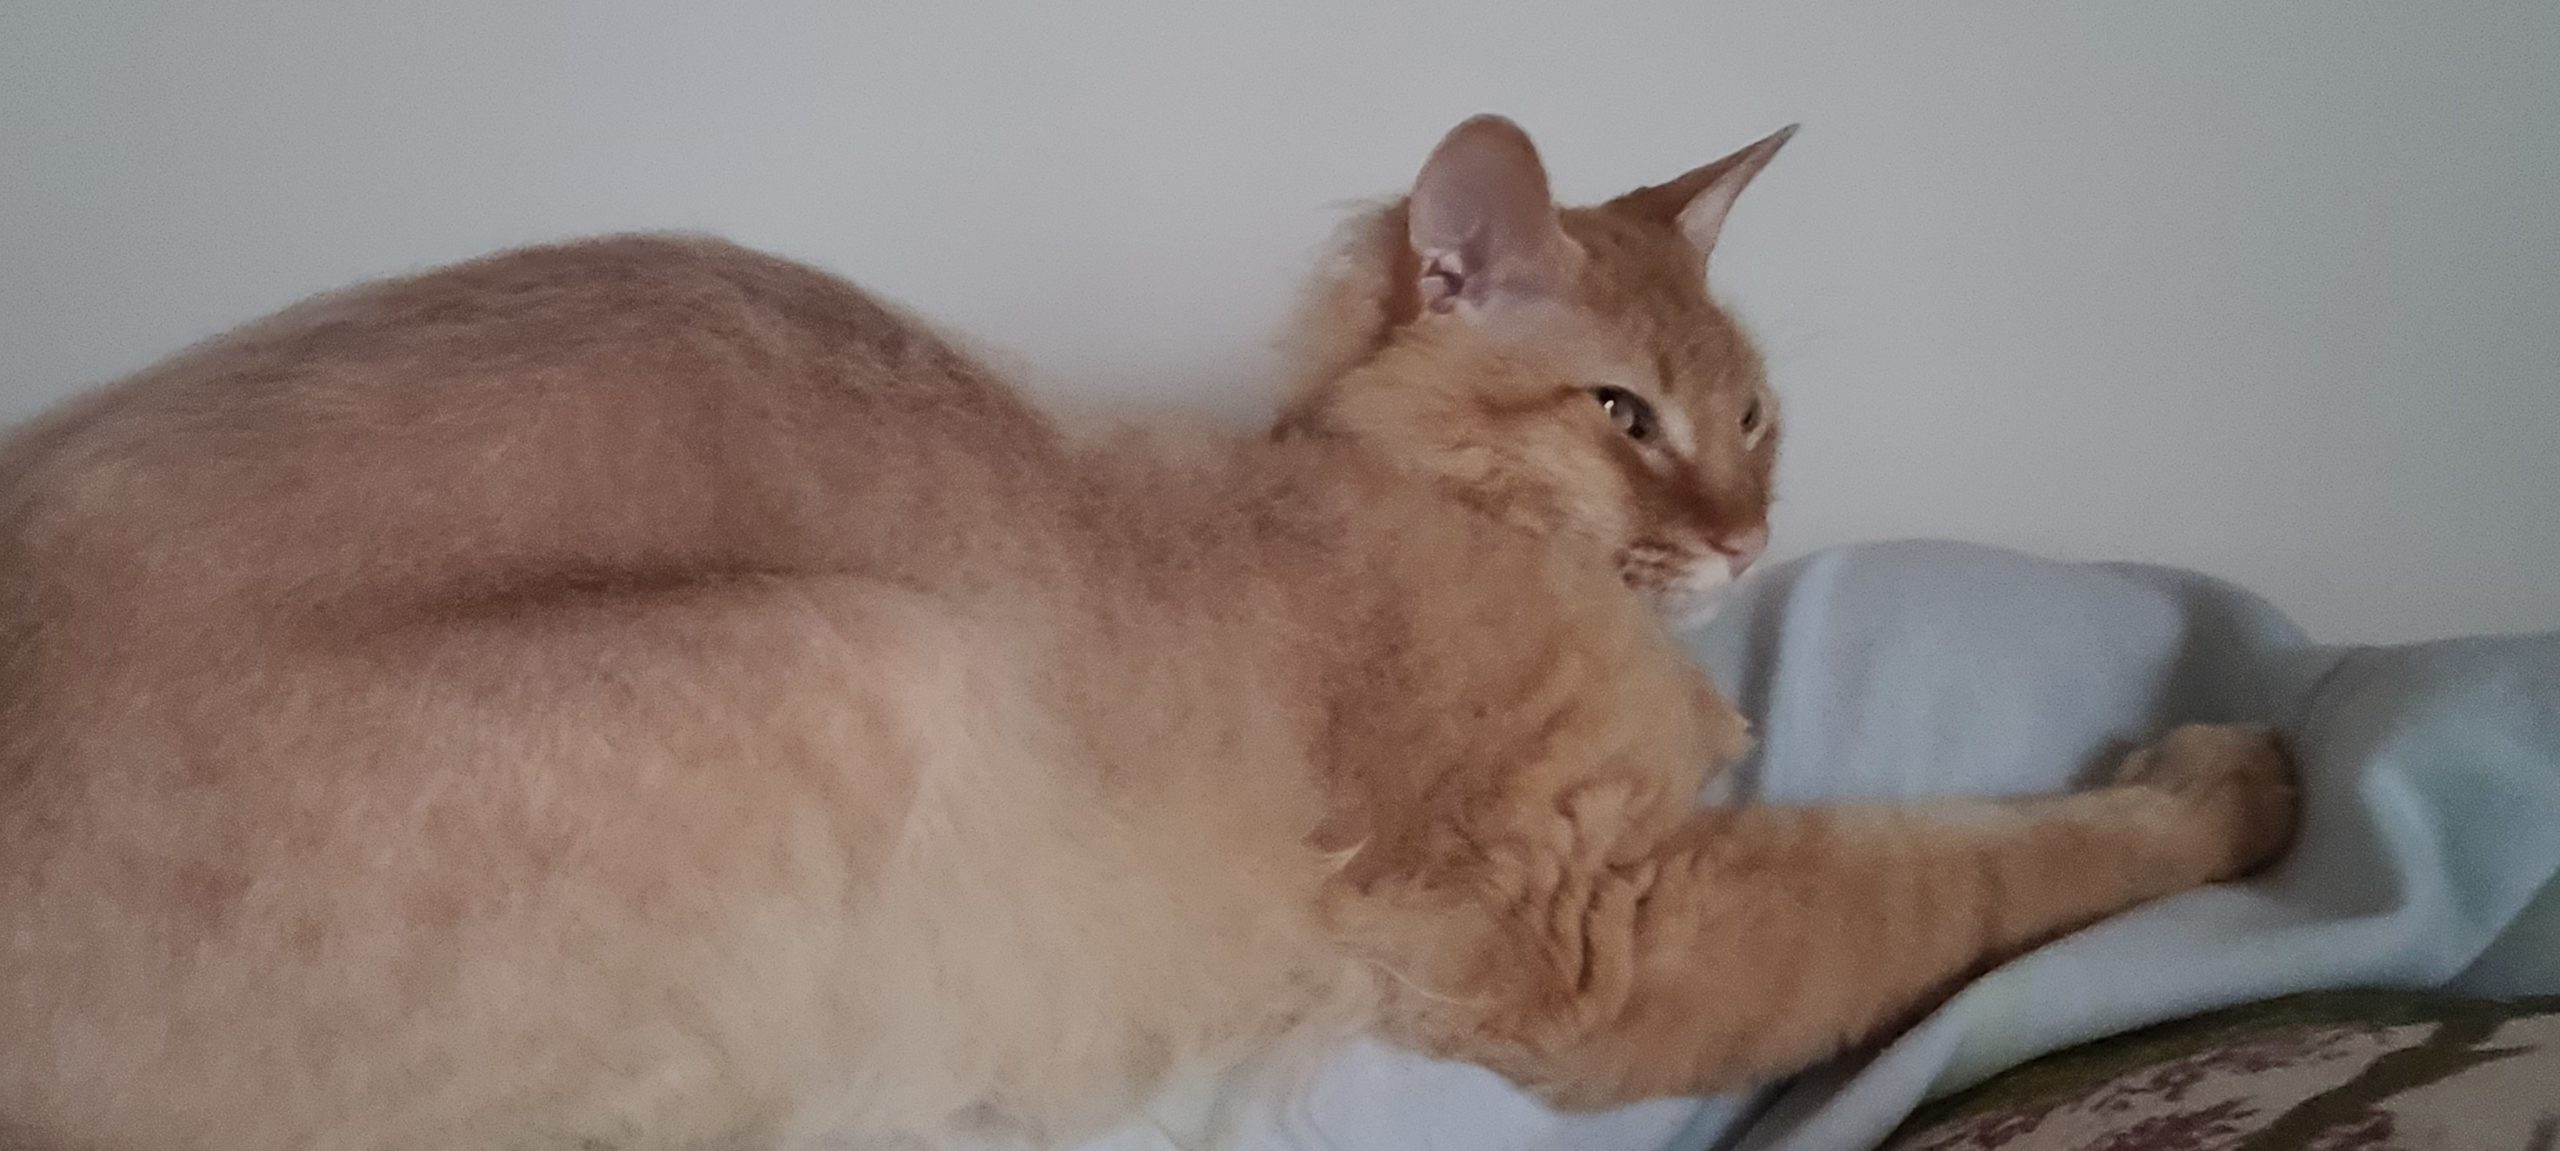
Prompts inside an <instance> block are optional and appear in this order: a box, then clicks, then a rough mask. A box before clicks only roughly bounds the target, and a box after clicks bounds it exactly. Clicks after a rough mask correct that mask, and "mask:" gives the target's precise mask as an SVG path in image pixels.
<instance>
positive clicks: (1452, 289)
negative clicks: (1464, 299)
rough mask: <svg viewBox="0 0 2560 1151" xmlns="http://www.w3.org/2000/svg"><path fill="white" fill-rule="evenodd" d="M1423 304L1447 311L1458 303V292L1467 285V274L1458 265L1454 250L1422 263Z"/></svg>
mask: <svg viewBox="0 0 2560 1151" xmlns="http://www.w3.org/2000/svg"><path fill="white" fill-rule="evenodd" d="M1419 283H1420V286H1421V290H1422V306H1423V307H1424V308H1425V309H1427V310H1430V311H1434V312H1446V311H1448V310H1449V309H1451V308H1454V307H1456V306H1457V305H1458V293H1459V291H1460V290H1461V289H1463V288H1464V287H1465V285H1466V274H1465V272H1464V270H1463V269H1461V268H1460V267H1459V266H1458V257H1457V254H1456V253H1454V252H1444V253H1442V254H1440V255H1438V256H1435V257H1431V258H1430V259H1429V260H1427V261H1426V262H1425V263H1424V264H1423V265H1422V276H1421V279H1420V281H1419Z"/></svg>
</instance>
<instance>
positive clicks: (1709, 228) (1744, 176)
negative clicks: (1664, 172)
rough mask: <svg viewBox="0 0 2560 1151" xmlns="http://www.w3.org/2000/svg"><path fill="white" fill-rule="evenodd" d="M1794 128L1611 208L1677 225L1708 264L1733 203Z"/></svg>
mask: <svg viewBox="0 0 2560 1151" xmlns="http://www.w3.org/2000/svg"><path fill="white" fill-rule="evenodd" d="M1796 127H1797V126H1796V125H1794V124H1789V125H1787V126H1786V127H1784V128H1780V129H1778V130H1777V131H1775V132H1771V133H1769V134H1768V135H1766V136H1763V137H1761V138H1760V141H1759V142H1758V143H1756V144H1753V145H1751V146H1750V147H1747V148H1744V149H1743V150H1741V151H1739V152H1736V153H1734V154H1732V155H1730V156H1727V157H1725V158H1724V159H1721V160H1718V161H1716V162H1714V163H1712V164H1709V165H1707V166H1705V167H1703V168H1695V169H1691V170H1690V171H1688V172H1686V173H1683V174H1682V175H1681V176H1680V177H1679V178H1677V179H1674V180H1672V181H1670V182H1668V183H1663V184H1655V185H1653V186H1651V187H1648V188H1638V189H1636V190H1635V191H1632V192H1629V193H1627V194H1626V195H1623V196H1620V197H1618V198H1617V199H1615V200H1611V201H1609V207H1611V208H1614V209H1617V210H1619V211H1621V212H1627V213H1631V214H1633V215H1637V216H1642V217H1645V218H1647V219H1652V220H1659V221H1661V222H1663V223H1666V224H1674V225H1677V226H1678V227H1679V229H1680V231H1681V233H1682V234H1683V235H1686V236H1688V237H1689V243H1690V244H1691V245H1693V246H1695V247H1696V248H1697V249H1698V255H1699V256H1700V257H1701V258H1703V257H1704V256H1706V254H1707V253H1709V252H1712V251H1714V250H1715V247H1716V234H1717V233H1719V232H1722V231H1723V230H1724V218H1725V215H1726V214H1727V213H1729V212H1731V211H1733V202H1734V200H1736V199H1738V198H1740V197H1741V195H1742V189H1743V188H1744V187H1746V186H1748V185H1749V184H1750V183H1751V178H1752V177H1753V176H1757V175H1759V174H1760V169H1762V168H1766V167H1768V166H1769V161H1770V159H1771V158H1773V157H1775V156H1776V155H1777V154H1778V149H1780V148H1783V147H1785V146H1786V143H1787V140H1788V139H1789V138H1790V137H1792V136H1794V135H1795V134H1796Z"/></svg>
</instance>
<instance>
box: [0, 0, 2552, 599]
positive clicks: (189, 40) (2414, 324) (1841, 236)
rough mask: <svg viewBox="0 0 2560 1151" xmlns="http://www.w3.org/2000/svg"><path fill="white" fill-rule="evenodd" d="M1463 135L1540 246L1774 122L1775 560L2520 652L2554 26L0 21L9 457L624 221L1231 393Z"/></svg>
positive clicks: (1972, 6)
mask: <svg viewBox="0 0 2560 1151" xmlns="http://www.w3.org/2000/svg"><path fill="white" fill-rule="evenodd" d="M721 8H735V9H736V11H734V12H726V13H723V12H717V11H716V10H717V9H721ZM1568 9H1571V10H1572V11H1568ZM1573 11H1580V12H1583V13H1585V14H1583V15H1575V14H1573ZM1479 110H1499V111H1504V112H1507V113H1510V114H1512V115H1514V116H1516V117H1518V118H1520V119H1522V120H1523V121H1524V122H1525V123H1526V124H1527V125H1528V126H1529V127H1530V129H1531V130H1532V131H1533V132H1534V133H1536V134H1537V135H1538V137H1539V138H1540V140H1541V141H1542V142H1543V143H1544V145H1545V147H1546V149H1547V151H1548V156H1549V161H1550V164H1551V166H1552V167H1553V168H1554V169H1555V170H1556V172H1557V176H1558V180H1559V184H1560V187H1561V188H1562V190H1563V191H1564V192H1566V193H1568V194H1570V195H1572V196H1574V197H1577V198H1597V197H1601V196H1605V195H1608V194H1613V193H1615V192H1617V191H1620V190H1622V189H1623V188H1625V187H1627V186H1631V185H1633V184H1635V183H1639V182H1643V181H1647V180H1651V179H1657V178H1660V177H1663V176H1666V175H1669V174H1671V173H1673V172H1676V171H1678V170H1679V169H1681V168H1684V167H1686V166H1688V165H1690V164H1693V163H1697V162H1700V161H1703V160H1705V159H1708V158H1710V157H1712V156H1715V155H1718V154H1721V153H1722V152H1724V151H1725V150H1727V149H1730V148H1732V147H1735V146H1737V145H1740V144H1742V143H1744V142H1746V141H1748V140H1750V139H1753V138H1755V137H1757V136H1758V135H1760V134H1761V133H1763V132H1765V131H1767V130H1769V129H1771V128H1774V127H1776V126H1777V125H1779V124H1781V123H1785V122H1787V121H1790V120H1803V121H1805V122H1806V124H1807V128H1806V131H1805V133H1804V135H1802V136H1801V137H1799V138H1798V139H1797V141H1796V142H1795V143H1794V144H1793V145H1792V146H1791V147H1790V148H1789V150H1788V152H1787V154H1786V155H1785V156H1784V157H1783V158H1782V159H1780V161H1779V162H1778V163H1777V164H1776V166H1775V167H1773V168H1772V169H1771V170H1770V171H1769V172H1768V173H1767V174H1766V175H1765V176H1764V177H1763V178H1762V181H1761V183H1760V185H1759V186H1757V187H1756V188H1754V189H1753V192H1752V194H1751V195H1750V196H1749V197H1747V198H1746V199H1745V201H1744V205H1743V207H1742V208H1741V210H1740V211H1739V212H1738V214H1737V216H1736V218H1735V220H1734V222H1733V225H1732V227H1731V229H1730V230H1729V231H1728V233H1727V239H1726V241H1725V245H1724V247H1723V249H1722V251H1721V252H1720V260H1719V265H1718V268H1719V277H1718V278H1719V282H1720V284H1721V286H1722V289H1723V291H1724V292H1725V294H1726V295H1727V297H1728V298H1729V299H1730V300H1732V301H1733V302H1734V303H1735V304H1736V305H1737V307H1738V308H1739V309H1740V311H1741V312H1742V313H1743V314H1744V315H1745V316H1746V317H1747V318H1748V319H1750V320H1751V321H1753V322H1755V323H1756V325H1757V326H1758V327H1759V328H1760V330H1761V331H1762V332H1763V334H1764V336H1765V338H1766V342H1767V343H1768V345H1769V347H1770V350H1771V351H1772V353H1773V356H1772V359H1773V362H1774V365H1775V368H1776V375H1777V378H1778V381H1779V386H1780V388H1781V390H1782V391H1783V392H1784V393H1786V394H1787V396H1788V397H1789V400H1790V403H1791V408H1790V415H1791V418H1792V424H1791V433H1792V443H1793V451H1792V455H1791V456H1790V457H1789V459H1788V461H1787V464H1786V475H1785V486H1786V500H1785V502H1784V503H1783V505H1782V506H1781V509H1780V517H1779V521H1778V533H1779V547H1780V551H1781V553H1782V554H1783V553H1785V552H1789V551H1801V550H1804V549H1807V548H1810V547H1813V546H1817V545H1821V544H1826V543H1831V542H1836V541H1842V540H1849V539H1859V538H1869V537H1878V536H1900V535H1945V536H1957V537H1966V538H1973V539H1981V540H1988V541H1994V542H1999V543H2005V544H2010V545H2014V546H2019V547H2024V548H2028V549H2033V550H2037V551H2042V552H2047V553H2052V554H2059V555H2067V556H2087V557H2134V558H2144V559H2152V560H2160V561H2166V562H2172V563H2178V564H2184V565H2190V566H2195V567H2201V568H2205V569H2207V570H2210V571H2213V572H2217V573H2220V574H2223V575H2226V576H2230V577H2233V578H2236V579H2239V580H2242V581H2244V582H2246V583H2249V584H2251V585H2253V586H2256V587H2259V588H2261V589H2264V590H2265V591H2267V592H2269V593H2271V594H2273V595H2274V597H2275V598H2276V599H2277V600H2278V601H2279V602H2280V603H2282V604H2283V605H2284V606H2286V607H2288V608H2290V609H2291V610H2293V611H2294V612H2296V613H2297V614H2298V615H2299V616H2300V617H2301V618H2302V619H2304V620H2305V621H2306V622H2307V623H2309V624H2310V625H2311V626H2312V627H2313V629H2314V630H2315V631H2316V632H2318V633H2320V634H2322V635H2324V636H2326V637H2330V638H2337V639H2392V638H2405V637H2417V636H2425V635H2431V634H2438V633H2445V632H2457V631H2474V630H2489V629H2523V628H2550V627H2560V478H2555V476H2556V475H2560V473H2555V465H2554V448H2555V444H2560V4H2553V3H2552V2H2551V0H2436V2H2417V0H2400V2H2390V3H2385V2H2378V0H2348V2H2336V0H2321V2H2303V3H2280V2H2271V0H2257V2H2248V3H2224V2H2218V0H2217V2H2205V0H2165V2H2148V3H2139V4H2127V3H2112V4H2057V3H2051V2H2049V0H1961V2H1957V0H1941V2H1938V3H1931V4H1882V3H1867V4H1847V3H1837V2H1831V0H1753V2H1749V3H1714V2H1699V0H1631V2H1626V3H1616V4H1592V5H1570V6H1569V5H1562V4H1533V3H1521V2H1502V3H1429V4H1423V3H1404V4H1397V3H1375V2H1361V0H1328V2H1324V3H1293V4H1288V5H1277V4H1263V5H1244V4H1231V3H1209V2H1197V0H1191V2H1185V0H1162V2H1148V0H1111V2H1108V3H1084V4H1073V5H1068V4H1053V5H1036V6H1035V5H1033V4H1029V3H1023V4H1015V5H969V4H959V3H932V2H912V3H910V2H899V3H860V4H856V3H815V2H807V3H771V4H737V5H714V4H699V3H693V4H686V3H677V2H675V0H639V2H629V0H627V2H620V3H583V4H570V3H536V2H520V0H447V2H443V3H433V4H430V3H398V4H394V3H366V4H345V3H335V2H330V0H297V2H283V0H264V2H233V3H226V4H220V5H208V4H195V3H186V2H183V0H9V2H7V3H5V4H0V407H5V413H6V414H7V415H10V416H15V415H18V414H23V413H25V412H27V411H29V410H32V409H34V408H35V407H37V406H39V405H41V404H44V403H47V402H49V401H51V400H53V399H54V398H56V397H58V396H61V395H63V394H65V393H68V392H70V391H72V390H74V389H76V388H79V387H81V386H83V385H86V384H89V383H92V382H95V381H98V380H101V379H105V378H108V377H112V376H115V375H117V374H120V373H122V372H125V371H128V370H130V369H133V368H136V367H138V366H140V365H142V364H144V363H146V362H148V361H150V360H152V359H154V358H156V357H157V356H159V355H161V354H162V353H165V352H167V351H170V350H172V349H174V348H176V347H177V346H178V345H180V344H181V343H183V342H185V341H187V340H190V339H192V338H195V337H198V336H201V335H205V334H208V333H211V332H213V331H216V330H219V329H221V328H224V327H227V326H229V325H231V324H233V323H236V322H238V321H241V320H245V319H248V318H250V317H251V316H253V315H255V314H257V313H260V312H263V311H266V310H268V309H271V308H274V307H277V306H279V305H282V304H284V303H286V302H288V301H290V300H292V299H294V298H295V297H297V296H300V295H302V294H304V293H307V292H310V291H314V290H317V289H321V288H325V287H328V286H331V285H334V284H337V283H340V282H343V281H346V280H349V279H352V278H355V277H361V276H367V275H372V274H377V273H384V272H390V271H396V270H400V269H406V268H412V267H416V266H418V265H421V264H426V263H431V262H437V261H442V260H446V259H450V258H455V257H460V256H465V255H470V254H473V253H476V252H479V251H482V250H484V249H488V248H491V247H494V246H498V245H504V244H509V243H513V242H517V241H525V240H533V239H537V238H544V237H553V236H559V235H563V234H568V233H579V232H592V231H598V230H605V229H619V228H633V227H666V226H682V227H693V228H708V229H716V230H719V231H722V232H725V233H728V234H730V235H732V236H735V237H737V238H740V239H742V240H745V241H747V242H750V243H753V244H757V245H762V246H766V247H770V248H774V249H777V250H780V251H783V252H787V253H790V254H793V255H797V256H801V257H804V258H807V259H811V260H815V261H817V262H819V263H822V264H825V265H827V266H830V267H833V268H836V269H839V270H841V271H844V272H847V273H849V274H852V275H853V276H855V277H857V278H859V279H861V280H863V281H865V282H867V283H869V284H871V285H873V286H875V287H878V288H880V289H883V290H886V291H887V292H889V293H892V294H894V295H897V296H900V297H903V298H904V299H906V300H907V301H909V302H910V303H912V304H915V305H917V306H920V307H921V308H923V309H924V310H926V311H928V312H929V313H931V314H933V315H935V316H937V317H939V318H940V319H942V320H944V321H946V322H948V323H950V324H952V325H955V326H957V327H959V328H960V329H962V330H965V331H967V332H969V333H971V334H973V335H975V336H978V337H981V338H983V339H985V340H988V341H991V342H993V343H995V344H997V345H999V346H1002V347H1004V348H1006V349H1008V350H1010V351H1011V352H1013V353H1015V354H1017V355H1018V356H1019V357H1021V358H1022V359H1023V360H1025V361H1026V362H1028V363H1029V364H1031V365H1034V366H1036V367H1037V368H1038V369H1039V370H1040V371H1041V372H1043V373H1044V374H1046V375H1048V376H1050V377H1052V378H1053V380H1055V381H1058V382H1062V383H1064V384H1066V385H1068V386H1073V387H1082V388H1093V389H1111V390H1114V391H1118V392H1122V393H1136V394H1148V395H1169V394H1186V395H1199V394H1202V393H1203V392H1204V391H1210V390H1214V389H1218V388H1221V387H1229V386H1232V384H1231V383H1230V382H1231V381H1235V380H1239V379H1244V378H1249V377H1251V376H1253V375H1256V374H1258V373H1260V372H1262V371H1263V370H1264V369H1265V368H1266V367H1267V365H1268V361H1267V358H1266V356H1265V354H1264V353H1263V351H1262V341H1263V340H1264V338H1265V337H1266V336H1267V334H1268V333H1269V332H1270V331H1271V330H1272V328H1273V325H1274V324H1275V322H1276V320H1277V319H1278V317H1279V316H1280V314H1281V312H1282V308H1283V305H1284V303H1285V300H1286V298H1287V293H1288V289H1289V287H1290V286H1291V285H1292V283H1293V282H1294V280H1295V277H1296V276H1297V275H1298V273H1299V272H1300V270H1301V269H1302V268H1303V266H1304V262H1305V260H1306V258H1307V257H1308V255H1309V254H1310V252H1311V251H1312V249H1313V246H1314V245H1315V244H1316V243H1317V241H1318V240H1319V239H1320V237H1321V236H1322V234H1323V232H1324V229H1325V227H1326V226H1327V223H1328V221H1329V220H1330V218H1331V216H1330V214H1329V213H1330V212H1331V210H1332V209H1331V205H1334V204H1336V203H1338V202H1339V201H1340V200H1342V199H1344V198H1347V197H1352V196H1359V195H1367V194H1373V193H1378V192H1385V191H1390V190H1393V189H1395V188H1397V187H1398V186H1399V185H1401V183H1402V182H1403V181H1404V180H1406V179H1407V178H1408V177H1409V176H1410V175H1411V172H1412V170H1413V168H1414V166H1415V165H1416V164H1417V163H1418V162H1419V161H1420V159H1421V157H1422V154H1423V152H1424V150H1425V149H1426V148H1428V146H1429V145H1430V144H1431V143H1432V141H1433V140H1434V139H1435V138H1436V137H1437V135H1438V134H1439V132H1440V131H1441V130H1442V129H1444V128H1446V127H1447V126H1448V125H1449V124H1451V123H1453V122H1455V121H1456V120H1457V119H1459V118H1460V117H1462V116H1464V115H1465V114H1468V113H1471V112H1476V111H1479Z"/></svg>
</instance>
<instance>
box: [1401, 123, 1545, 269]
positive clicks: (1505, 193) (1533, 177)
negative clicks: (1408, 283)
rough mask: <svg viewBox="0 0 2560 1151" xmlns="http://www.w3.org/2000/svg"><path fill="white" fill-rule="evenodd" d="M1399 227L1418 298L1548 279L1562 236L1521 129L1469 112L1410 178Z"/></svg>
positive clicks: (1531, 148)
mask: <svg viewBox="0 0 2560 1151" xmlns="http://www.w3.org/2000/svg"><path fill="white" fill-rule="evenodd" d="M1407 228H1408V233H1409V236H1410V238H1411V241H1412V244H1413V250H1414V251H1415V253H1416V254H1418V255H1419V256H1421V258H1422V269H1421V276H1422V280H1421V284H1420V288H1421V292H1422V296H1423V300H1424V303H1425V304H1426V305H1427V306H1430V307H1432V308H1433V309H1434V310H1438V311H1446V310H1448V308H1449V307H1451V306H1454V304H1453V303H1451V302H1444V301H1460V300H1463V301H1467V302H1471V303H1481V302H1483V301H1484V300H1485V299H1486V298H1487V297H1488V296H1489V294H1491V293H1493V292H1495V291H1497V290H1500V291H1513V290H1523V289H1535V288H1537V287H1540V286H1543V285H1546V284H1550V283H1553V282H1556V281H1557V280H1558V278H1559V273H1560V272H1561V271H1562V265H1563V264H1564V262H1565V261H1564V255H1565V252H1566V251H1567V245H1566V243H1565V241H1564V235H1563V229H1562V226H1561V225H1559V224H1558V223H1557V220H1556V207H1555V201H1554V200H1553V199H1552V198H1550V196H1549V194H1548V191H1547V170H1546V168H1545V166H1544V165H1542V164H1540V163H1539V161H1538V150H1537V148H1536V146H1535V145H1533V144H1531V143H1530V142H1529V136H1528V133H1525V132H1523V131H1521V130H1520V127H1519V126H1518V125H1516V124H1513V123H1512V122H1510V121H1509V120H1504V119H1502V118H1500V117H1496V116H1478V117H1476V118H1475V119H1472V120H1469V121H1467V122H1466V123H1463V124H1460V125H1458V126H1457V127H1456V128H1455V129H1452V130H1451V131H1450V133H1449V135H1448V136H1447V138H1445V139H1443V140H1441V142H1440V146H1439V147H1438V148H1435V149H1433V150H1432V153H1431V158H1430V159H1429V160H1428V161H1426V162H1424V164H1423V166H1422V173H1421V174H1420V175H1419V176H1417V177H1415V178H1414V184H1413V194H1412V196H1411V197H1410V199H1409V200H1408V201H1407Z"/></svg>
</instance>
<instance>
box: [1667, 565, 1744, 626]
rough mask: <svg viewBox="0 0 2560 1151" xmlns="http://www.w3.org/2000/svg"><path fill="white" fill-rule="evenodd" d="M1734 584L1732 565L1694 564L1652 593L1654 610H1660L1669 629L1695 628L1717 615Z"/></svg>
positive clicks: (1704, 624)
mask: <svg viewBox="0 0 2560 1151" xmlns="http://www.w3.org/2000/svg"><path fill="white" fill-rule="evenodd" d="M1732 586H1733V568H1732V567H1731V565H1728V564H1726V563H1724V562H1722V561H1721V560H1708V561H1706V562H1703V563H1700V564H1697V565H1696V566H1694V567H1691V568H1690V569H1688V570H1687V571H1685V572H1682V573H1681V575H1680V578H1678V579H1676V580H1673V581H1672V582H1671V583H1670V584H1668V585H1667V586H1664V587H1663V588H1661V589H1659V590H1657V591H1655V592H1654V593H1653V600H1654V609H1655V610H1656V611H1659V612H1661V613H1662V618H1663V621H1664V622H1665V623H1667V624H1669V625H1670V627H1671V630H1673V631H1679V632H1686V631H1696V630H1697V629H1699V628H1702V627H1705V626H1707V624H1708V623H1709V622H1710V621H1712V620H1714V619H1715V617H1716V610H1717V609H1718V608H1720V607H1723V606H1724V594H1725V591H1726V589H1728V588H1731V587H1732Z"/></svg>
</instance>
